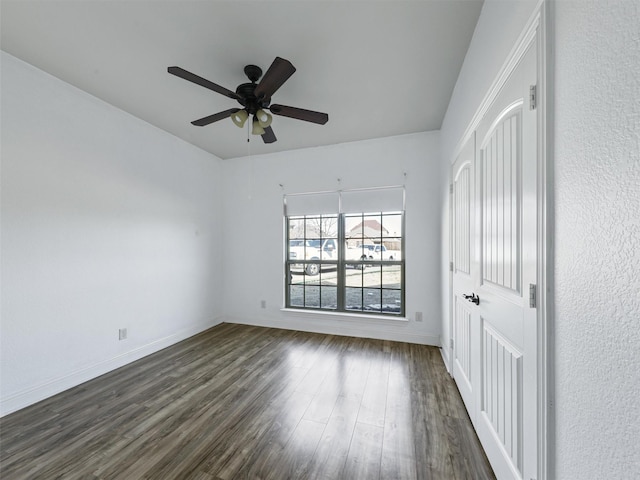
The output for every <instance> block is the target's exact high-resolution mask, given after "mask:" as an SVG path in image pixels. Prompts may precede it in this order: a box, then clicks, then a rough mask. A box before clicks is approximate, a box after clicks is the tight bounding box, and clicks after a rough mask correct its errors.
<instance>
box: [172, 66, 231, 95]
mask: <svg viewBox="0 0 640 480" xmlns="http://www.w3.org/2000/svg"><path fill="white" fill-rule="evenodd" d="M167 71H168V72H169V73H170V74H172V75H175V76H176V77H180V78H184V79H185V80H188V81H189V82H193V83H195V84H198V85H200V86H201V87H204V88H208V89H209V90H213V91H214V92H217V93H220V94H222V95H224V96H226V97H229V98H233V99H234V100H238V99H240V98H241V97H240V95H238V94H237V93H236V92H232V91H231V90H229V89H228V88H224V87H221V86H220V85H217V84H215V83H213V82H210V81H209V80H207V79H206V78H202V77H199V76H198V75H196V74H195V73H191V72H188V71H186V70H185V69H184V68H180V67H169V68H167Z"/></svg>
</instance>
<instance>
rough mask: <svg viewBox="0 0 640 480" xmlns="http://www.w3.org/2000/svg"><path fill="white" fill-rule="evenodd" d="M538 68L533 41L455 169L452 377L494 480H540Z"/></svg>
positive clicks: (453, 173)
mask: <svg viewBox="0 0 640 480" xmlns="http://www.w3.org/2000/svg"><path fill="white" fill-rule="evenodd" d="M536 65H537V58H536V45H535V42H532V43H531V45H530V46H529V49H528V50H527V51H526V53H525V54H524V55H523V57H522V58H521V60H520V62H519V64H518V65H517V66H516V67H515V69H514V71H513V72H512V74H511V75H510V77H509V78H508V79H507V81H506V83H505V84H504V85H503V87H502V89H501V90H500V92H499V93H498V94H497V96H496V98H495V100H494V101H493V103H492V104H491V106H490V107H489V108H488V109H487V111H486V114H485V115H484V116H483V118H482V119H481V120H480V122H479V124H478V127H477V129H476V131H475V141H473V139H472V141H471V142H470V143H469V144H467V146H465V148H464V149H463V150H462V153H461V154H460V156H459V157H458V159H457V160H456V162H455V164H454V166H453V171H452V178H453V200H452V206H453V208H452V213H453V215H452V216H453V218H452V221H453V230H454V237H453V238H454V242H453V243H454V245H453V256H454V258H453V261H454V265H453V289H452V295H453V305H452V308H453V312H452V327H453V339H454V349H453V375H454V378H455V380H456V383H457V385H458V388H459V389H460V392H461V394H462V397H463V399H464V401H465V405H466V406H467V409H468V411H469V415H470V417H471V419H472V421H473V423H474V426H475V428H476V431H477V433H478V437H479V438H480V441H481V443H482V445H483V447H484V449H485V451H486V453H487V457H488V458H489V461H490V462H491V465H492V466H493V468H494V471H495V473H496V475H497V477H498V478H499V479H511V478H516V479H523V478H524V479H526V480H529V479H531V478H536V477H537V445H538V443H537V398H538V395H537V328H536V318H537V317H536V310H535V308H534V307H535V306H534V307H531V306H530V301H529V286H530V285H535V284H536V283H537V282H536V261H537V257H536V255H537V245H536V241H537V236H536V235H537V231H536V228H537V218H536V215H537V209H536V208H537V197H536V195H537V188H536V187H537V185H536V182H537V168H536V165H537V128H538V125H537V111H536V110H535V107H531V106H530V102H529V93H530V87H531V86H535V85H536V83H537V73H536V72H537V69H536ZM471 144H474V145H475V150H474V148H472V147H471V146H470V145H471ZM467 178H469V179H471V180H470V181H469V183H468V184H467ZM468 255H469V256H468ZM465 295H467V296H468V295H473V297H472V298H466V297H465ZM477 299H479V300H477Z"/></svg>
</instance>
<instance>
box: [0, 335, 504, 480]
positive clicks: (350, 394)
mask: <svg viewBox="0 0 640 480" xmlns="http://www.w3.org/2000/svg"><path fill="white" fill-rule="evenodd" d="M0 478H2V479H3V480H9V479H40V478H42V479H53V478H63V479H97V478H100V479H127V480H130V479H139V478H145V479H209V480H214V479H218V480H220V479H267V478H268V479H278V480H284V479H349V480H354V479H367V480H369V479H378V478H379V479H385V480H386V479H402V480H405V479H407V480H408V479H484V478H494V476H493V473H492V471H491V467H490V466H489V464H488V462H487V459H486V457H485V455H484V452H483V451H482V448H481V447H480V444H479V443H478V439H477V437H476V434H475V432H474V431H473V429H472V427H471V422H470V421H469V418H468V416H467V414H466V411H465V410H464V407H463V404H462V400H461V399H460V395H459V393H458V391H457V389H456V387H455V385H454V383H453V381H452V379H451V378H450V377H449V375H448V374H447V373H446V371H445V368H444V365H443V362H442V359H441V357H440V353H439V351H438V349H437V348H434V347H427V346H421V345H412V344H405V343H396V342H388V341H381V340H368V339H361V338H350V337H339V336H332V335H319V334H311V333H302V332H293V331H286V330H276V329H267V328H258V327H250V326H243V325H230V324H222V325H219V326H217V327H214V328H212V329H210V330H208V331H206V332H204V333H202V334H200V335H197V336H195V337H192V338H190V339H188V340H185V341H183V342H181V343H179V344H176V345H174V346H172V347H169V348H167V349H165V350H162V351H160V352H158V353H156V354H153V355H150V356H148V357H146V358H143V359H142V360H139V361H137V362H135V363H132V364H130V365H127V366H125V367H123V368H120V369H118V370H115V371H113V372H110V373H108V374H106V375H103V376H101V377H99V378H97V379H95V380H92V381H90V382H87V383H84V384H82V385H79V386H78V387H75V388H73V389H71V390H68V391H66V392H63V393H61V394H59V395H56V396H55V397H52V398H49V399H47V400H44V401H42V402H40V403H38V404H36V405H33V406H31V407H28V408H25V409H23V410H20V411H18V412H16V413H13V414H11V415H8V416H6V417H4V418H2V419H0Z"/></svg>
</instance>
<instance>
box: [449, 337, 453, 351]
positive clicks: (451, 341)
mask: <svg viewBox="0 0 640 480" xmlns="http://www.w3.org/2000/svg"><path fill="white" fill-rule="evenodd" d="M449 346H450V347H451V349H452V350H453V338H450V339H449Z"/></svg>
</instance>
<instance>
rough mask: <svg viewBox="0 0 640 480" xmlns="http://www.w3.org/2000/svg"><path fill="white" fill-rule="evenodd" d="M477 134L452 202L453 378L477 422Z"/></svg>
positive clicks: (464, 155) (463, 157)
mask: <svg viewBox="0 0 640 480" xmlns="http://www.w3.org/2000/svg"><path fill="white" fill-rule="evenodd" d="M475 148H476V147H475V135H472V136H471V138H470V139H469V140H468V141H467V143H466V144H465V146H464V147H463V149H462V151H461V153H460V155H459V156H458V158H457V159H456V161H455V163H454V164H453V167H452V171H451V178H452V182H451V183H452V187H453V189H452V190H453V191H452V193H453V195H452V199H451V206H452V209H451V211H452V227H453V228H452V237H453V242H452V247H453V248H452V259H453V261H452V264H453V265H452V267H453V268H452V270H453V282H452V285H453V286H452V293H453V302H452V320H453V321H452V332H451V338H452V339H453V349H452V357H453V362H452V363H453V365H452V370H453V378H454V379H455V381H456V383H457V385H458V390H460V394H461V396H462V399H463V400H464V403H465V406H466V407H467V411H468V412H469V416H470V417H471V420H472V421H473V422H474V423H475V421H476V415H477V405H478V402H479V399H480V396H479V394H478V393H479V381H480V373H481V372H480V364H479V362H478V359H479V355H480V350H479V347H480V330H479V328H478V326H479V324H480V322H479V319H478V310H477V309H475V308H473V307H474V306H475V305H474V304H473V303H471V302H470V301H469V299H468V298H465V295H466V296H469V295H471V294H472V293H473V291H474V289H475V287H476V285H477V283H478V278H477V277H478V273H477V272H478V267H477V264H476V257H477V254H476V251H475V242H474V239H475V221H474V218H475V154H476V152H475Z"/></svg>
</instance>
